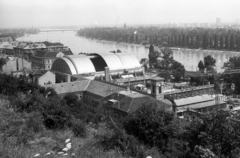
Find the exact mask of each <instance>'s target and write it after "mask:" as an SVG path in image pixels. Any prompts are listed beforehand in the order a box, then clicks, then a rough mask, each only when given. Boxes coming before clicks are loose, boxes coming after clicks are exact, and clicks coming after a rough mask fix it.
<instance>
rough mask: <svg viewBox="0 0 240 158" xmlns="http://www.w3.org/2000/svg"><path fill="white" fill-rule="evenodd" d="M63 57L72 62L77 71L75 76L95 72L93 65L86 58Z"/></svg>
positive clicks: (78, 56) (80, 56) (79, 56)
mask: <svg viewBox="0 0 240 158" xmlns="http://www.w3.org/2000/svg"><path fill="white" fill-rule="evenodd" d="M64 57H65V58H67V59H69V60H70V61H71V62H72V64H73V65H74V67H75V69H76V71H77V74H83V73H90V72H96V70H95V68H94V66H93V63H92V61H91V60H90V59H89V57H88V56H82V55H66V56H64Z"/></svg>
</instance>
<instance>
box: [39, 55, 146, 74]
mask: <svg viewBox="0 0 240 158" xmlns="http://www.w3.org/2000/svg"><path fill="white" fill-rule="evenodd" d="M41 54H43V53H41ZM120 54H121V55H120ZM35 56H40V55H38V53H37V54H36V55H35ZM41 56H43V55H41ZM65 58H67V59H68V60H69V61H70V62H71V63H69V62H66V61H64V59H65ZM59 60H60V59H59ZM55 62H57V61H55ZM55 62H54V63H53V68H56V70H54V71H60V72H62V71H64V67H63V68H62V69H59V68H58V67H57V66H56V67H54V65H55ZM61 62H65V65H68V66H67V67H68V69H70V70H71V72H76V74H83V73H92V72H96V71H103V70H104V68H105V67H106V66H107V67H109V70H110V71H113V70H123V69H132V68H140V67H141V66H140V63H139V62H138V60H137V58H136V57H135V56H134V55H132V54H127V53H118V54H116V53H103V54H97V53H92V54H91V53H90V54H87V55H86V54H84V55H83V54H79V55H72V54H71V55H68V54H65V56H64V57H63V59H62V61H61ZM72 65H73V66H72ZM70 67H74V69H75V70H73V69H72V68H70ZM98 69H99V70H98ZM72 74H74V75H76V74H75V73H72Z"/></svg>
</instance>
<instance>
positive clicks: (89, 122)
mask: <svg viewBox="0 0 240 158" xmlns="http://www.w3.org/2000/svg"><path fill="white" fill-rule="evenodd" d="M9 78H10V77H6V76H5V75H0V79H1V83H5V82H6V81H9ZM11 79H12V80H13V81H12V82H13V84H15V83H16V84H17V85H18V83H19V82H20V81H21V82H20V83H21V86H20V85H18V86H16V90H15V91H16V92H12V91H11V93H10V92H9V93H5V92H6V91H7V90H6V89H9V88H10V87H11V86H12V85H10V84H6V85H5V86H3V84H0V85H1V86H2V91H1V100H0V101H1V103H3V102H6V104H2V105H1V107H0V133H1V135H0V140H1V142H2V144H3V145H2V144H0V157H7V156H8V157H9V155H11V156H10V157H19V155H22V156H21V157H27V156H26V155H27V154H24V153H25V152H27V150H26V149H27V148H29V147H31V150H33V151H34V150H36V147H35V145H34V144H35V143H36V142H39V144H41V143H43V142H44V143H43V144H42V146H47V147H48V146H49V147H51V148H53V147H54V143H53V144H52V145H48V144H47V143H46V142H48V143H49V142H51V141H52V139H56V141H58V139H59V138H56V137H60V136H61V135H62V134H64V132H66V131H70V132H71V133H72V137H73V138H75V139H78V137H81V139H79V140H78V141H76V142H75V144H76V148H77V149H74V150H75V151H77V154H78V155H79V157H87V158H88V157H93V155H94V154H95V155H96V154H97V155H99V154H100V155H101V156H99V157H101V158H103V157H116V158H123V157H136V158H146V157H147V156H152V157H163V158H172V157H176V158H177V157H178V158H203V157H205V158H217V157H219V158H228V157H229V158H230V157H232V158H235V157H236V158H237V157H239V156H240V148H239V146H240V131H239V128H240V124H239V121H232V120H233V119H234V120H236V119H240V117H239V116H240V115H239V114H233V113H232V112H231V111H224V110H216V111H213V112H209V113H207V114H206V115H198V116H194V115H192V116H188V120H190V121H186V120H185V121H184V120H182V119H178V118H177V117H176V116H175V114H174V113H173V112H169V111H165V110H164V109H163V108H160V107H158V106H157V105H154V104H151V103H145V104H143V105H141V104H140V105H139V108H138V109H137V110H136V111H135V112H133V113H131V114H129V115H128V116H127V117H126V118H124V119H122V118H121V119H119V118H114V119H112V118H111V117H106V115H105V114H104V113H103V110H102V109H101V106H99V109H97V110H96V111H90V110H89V109H88V108H87V106H86V105H85V104H84V103H82V102H81V101H79V99H78V98H77V96H76V95H75V94H68V95H66V96H64V97H63V98H61V97H59V96H57V95H56V92H55V91H54V90H53V89H44V88H42V87H38V86H36V85H35V86H34V85H31V86H30V85H29V83H28V82H27V81H26V80H23V79H22V78H11ZM22 87H24V88H22ZM30 90H31V91H30ZM6 94H8V95H9V96H6ZM10 94H11V95H10ZM9 101H10V102H9ZM58 132H60V133H58ZM49 133H52V135H51V138H48V139H47V138H46V137H47V136H49ZM66 137H69V135H68V136H65V139H66ZM83 139H84V141H82V140H83ZM79 141H80V142H82V143H83V144H84V146H81V145H80V144H78V145H77V142H79ZM86 142H88V143H86ZM50 144H51V143H50ZM47 147H46V148H45V150H46V151H47ZM13 149H14V150H13ZM18 150H21V153H19V152H16V151H18ZM41 150H42V149H41ZM13 153H15V156H14V155H13ZM110 153H112V154H110ZM23 155H24V156H23ZM28 155H29V154H28ZM107 155H108V156H107ZM32 157H33V155H32Z"/></svg>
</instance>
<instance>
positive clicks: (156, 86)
mask: <svg viewBox="0 0 240 158" xmlns="http://www.w3.org/2000/svg"><path fill="white" fill-rule="evenodd" d="M150 81H151V94H152V96H153V97H154V98H155V99H163V98H164V95H163V86H164V78H161V77H155V78H151V79H150Z"/></svg>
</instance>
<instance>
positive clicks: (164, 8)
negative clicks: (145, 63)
mask: <svg viewBox="0 0 240 158" xmlns="http://www.w3.org/2000/svg"><path fill="white" fill-rule="evenodd" d="M238 6H240V1H238V0H228V1H227V0H221V1H218V0H209V1H207V0H170V1H167V0H152V1H143V0H132V1H127V0H101V1H96V0H70V1H64V0H50V1H49V0H41V1H36V0H0V23H1V26H0V28H31V27H34V28H42V27H45V28H49V27H69V26H77V27H82V26H84V27H86V26H91V27H92V26H96V27H98V26H117V27H118V26H123V24H124V23H126V24H127V25H128V26H134V25H161V24H169V23H170V24H177V25H178V24H183V23H210V24H212V23H216V19H217V18H220V19H221V23H236V21H237V20H238V19H240V16H239V15H240V10H239V9H238ZM226 13H227V14H226Z"/></svg>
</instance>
